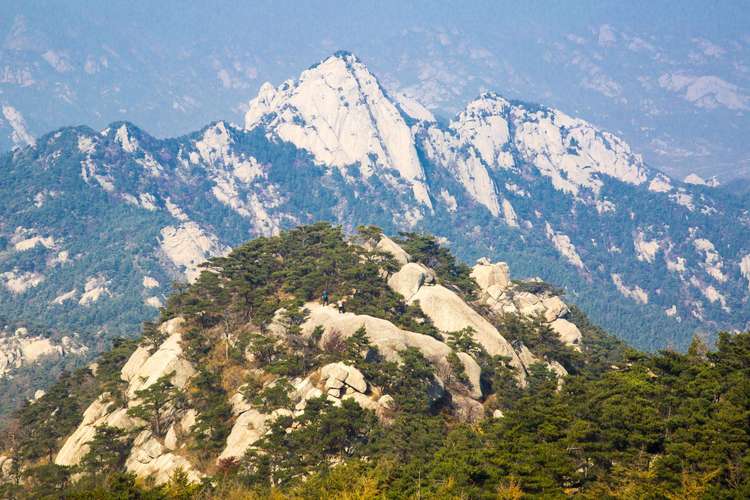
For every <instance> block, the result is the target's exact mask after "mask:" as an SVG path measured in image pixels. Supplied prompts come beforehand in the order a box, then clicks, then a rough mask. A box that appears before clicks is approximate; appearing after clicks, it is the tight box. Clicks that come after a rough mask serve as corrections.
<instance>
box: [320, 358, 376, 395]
mask: <svg viewBox="0 0 750 500" xmlns="http://www.w3.org/2000/svg"><path fill="white" fill-rule="evenodd" d="M320 377H321V380H324V381H325V388H326V389H341V388H342V387H344V385H346V386H347V387H350V388H352V389H353V390H354V391H356V392H360V393H365V392H367V381H365V376H364V375H362V372H360V371H359V370H357V369H356V368H355V367H353V366H349V365H346V364H344V363H341V362H338V363H331V364H328V365H326V366H324V367H323V368H321V369H320Z"/></svg>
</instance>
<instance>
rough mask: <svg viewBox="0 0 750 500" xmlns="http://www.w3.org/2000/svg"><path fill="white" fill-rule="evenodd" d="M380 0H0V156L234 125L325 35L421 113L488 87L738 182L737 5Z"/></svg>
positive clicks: (740, 49) (687, 169) (742, 155)
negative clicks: (64, 142) (54, 135)
mask: <svg viewBox="0 0 750 500" xmlns="http://www.w3.org/2000/svg"><path fill="white" fill-rule="evenodd" d="M381 5H382V7H379V8H374V7H370V6H367V5H360V6H347V7H346V8H341V6H339V5H338V4H336V3H335V2H331V3H325V2H321V3H318V4H317V5H315V6H312V5H311V6H299V5H297V3H289V4H286V5H285V4H284V2H269V3H267V4H264V3H263V2H253V3H252V4H248V5H237V4H236V3H226V2H216V3H214V4H212V5H211V6H207V5H203V4H194V5H183V4H180V3H176V2H169V1H166V2H160V3H159V5H153V3H151V2H138V3H135V4H133V3H131V2H128V3H123V2H107V3H102V4H98V5H92V4H91V3H90V2H81V1H77V0H72V1H70V2H45V1H39V2H5V3H4V5H3V7H2V12H3V16H0V150H8V149H10V148H11V147H12V146H13V145H17V144H20V145H24V144H27V143H28V142H30V141H32V140H33V138H34V137H36V136H39V135H42V134H44V133H46V132H47V131H49V130H52V129H55V128H58V127H61V126H66V125H71V124H83V123H85V124H89V125H91V126H93V127H95V128H102V127H104V126H105V125H106V124H107V123H109V122H111V121H113V120H129V121H133V122H136V123H140V124H143V125H144V126H147V128H148V130H149V131H150V132H151V133H152V134H154V135H156V136H158V137H173V136H176V135H181V134H184V133H187V132H189V131H192V130H196V129H198V128H200V127H201V126H203V125H204V124H206V123H209V122H211V121H214V120H218V119H228V120H230V121H235V122H236V121H239V120H240V119H241V116H242V115H243V114H244V112H245V111H246V103H247V96H249V95H253V94H254V93H256V92H257V91H258V89H259V87H260V84H261V83H262V82H263V81H268V80H270V81H281V80H284V79H287V78H290V77H292V76H294V75H296V74H297V73H298V72H299V68H301V67H304V66H305V65H307V64H309V61H315V60H319V59H321V58H322V57H324V56H325V55H327V54H330V53H331V52H332V51H333V50H335V49H336V48H339V47H342V48H351V49H352V50H354V51H356V52H357V53H358V54H359V55H360V56H361V57H363V58H364V59H365V60H367V61H368V64H369V65H370V67H371V69H372V70H373V71H375V72H376V73H377V74H378V75H379V77H380V79H381V81H382V83H383V85H384V86H385V87H386V88H387V89H388V90H389V91H392V92H394V93H395V92H396V91H398V92H400V93H404V94H406V95H408V96H409V97H411V98H414V99H417V100H418V101H420V102H421V103H422V104H424V105H425V106H426V107H427V108H428V109H430V110H431V111H432V112H433V113H434V114H436V116H439V117H448V118H449V117H451V116H453V115H454V114H456V113H458V112H460V111H461V110H462V109H463V107H464V105H465V103H466V102H468V101H469V100H471V99H473V98H474V97H476V96H477V95H479V94H480V93H482V92H485V91H488V90H495V91H498V92H501V93H502V94H503V95H504V96H506V97H508V98H513V99H523V100H530V101H535V102H544V103H546V104H548V105H551V106H554V107H556V108H559V109H561V110H565V111H566V112H567V113H569V114H573V115H576V116H582V117H585V118H586V119H587V120H589V121H590V122H592V123H594V124H596V125H597V126H598V127H601V128H604V129H606V130H610V131H613V132H615V133H617V134H618V135H619V136H620V137H622V138H623V139H625V140H626V141H627V142H628V143H630V144H631V146H633V147H634V149H636V150H637V151H639V152H640V153H641V154H643V155H644V158H645V161H646V163H648V164H650V165H654V166H657V167H658V168H660V169H663V170H665V171H666V172H668V173H671V174H673V175H674V176H675V177H677V178H680V179H682V178H684V177H685V176H687V175H688V174H690V173H697V174H698V175H700V176H701V177H703V178H710V177H712V176H714V175H717V176H719V179H720V180H721V181H722V182H725V181H727V180H729V179H731V178H734V177H737V176H745V177H748V176H750V163H748V161H749V160H748V158H750V155H749V154H748V149H747V145H746V144H745V142H746V141H745V140H744V138H745V135H746V133H745V131H746V130H747V129H748V128H749V127H750V114H748V110H749V109H750V71H749V70H748V68H749V67H750V56H749V54H750V38H748V36H749V35H748V31H747V26H748V25H749V24H750V19H749V18H748V16H749V15H750V14H748V13H747V10H746V9H743V8H742V7H741V6H740V5H735V4H732V3H729V2H727V3H724V4H719V5H714V6H713V7H712V8H711V9H705V7H704V6H703V4H702V3H700V2H682V3H681V6H680V9H673V8H671V7H670V6H669V5H667V4H663V5H661V4H660V5H648V6H644V5H630V4H621V3H608V2H592V3H586V2H579V3H578V4H576V5H567V4H560V5H545V6H538V7H537V6H532V5H513V4H507V3H504V2H481V1H480V2H475V3H472V5H470V6H469V5H466V6H460V7H457V6H450V8H448V7H442V6H434V5H430V8H424V7H419V6H418V5H416V4H414V5H404V4H403V3H397V2H385V3H381ZM175 16H178V17H179V23H176V22H175V21H174V19H175ZM311 17H314V18H315V19H316V21H317V22H316V23H309V22H307V19H309V18H311ZM112 19H116V20H117V22H116V23H113V22H112V21H111V20H112ZM363 19H367V20H368V21H369V22H366V23H365V22H362V21H361V20H363ZM660 19H669V22H668V23H664V22H658V21H656V20H660ZM60 26H64V27H65V29H64V30H61V29H60ZM297 40H304V42H303V43H297V42H296V41H297Z"/></svg>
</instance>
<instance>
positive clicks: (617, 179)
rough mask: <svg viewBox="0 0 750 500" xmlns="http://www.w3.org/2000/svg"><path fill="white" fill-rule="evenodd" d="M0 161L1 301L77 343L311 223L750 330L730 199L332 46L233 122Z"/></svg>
mask: <svg viewBox="0 0 750 500" xmlns="http://www.w3.org/2000/svg"><path fill="white" fill-rule="evenodd" d="M0 163H1V167H0V168H2V170H3V173H4V181H3V183H2V184H0V199H2V200H3V203H2V205H0V206H2V208H1V209H0V210H2V213H1V214H0V215H2V225H0V232H1V233H2V240H0V242H1V243H0V244H1V245H2V246H1V247H0V248H1V250H0V275H1V279H2V283H1V284H0V285H1V286H0V307H2V310H3V312H4V314H5V316H7V317H9V318H12V319H13V320H14V322H19V323H20V324H21V325H22V324H23V323H24V322H27V323H28V322H35V323H39V326H41V327H43V328H44V329H47V330H55V331H58V332H59V333H61V334H72V333H74V332H75V333H78V334H79V335H80V337H81V339H82V341H83V342H85V343H86V345H87V346H89V347H90V348H92V351H91V352H95V351H99V350H100V349H101V348H102V346H103V345H104V344H106V343H107V342H109V341H110V340H111V338H113V337H114V336H118V335H126V336H132V335H134V334H135V332H136V331H137V325H138V323H139V322H140V321H142V320H144V319H147V318H150V317H153V316H154V315H155V314H156V312H157V307H158V306H159V305H160V304H162V303H163V301H164V298H165V296H166V293H167V292H168V290H169V289H170V284H171V282H172V281H173V280H178V281H182V280H189V279H193V278H195V277H196V276H197V266H198V264H199V263H200V262H202V261H203V260H204V259H206V258H207V257H209V256H212V255H220V254H222V253H224V252H225V251H226V250H227V248H229V247H231V246H233V245H237V244H239V243H240V242H242V241H245V240H246V239H247V238H249V237H254V236H258V235H269V234H274V233H275V232H277V231H279V230H280V229H283V228H287V227H291V226H295V225H298V224H301V223H311V222H314V221H318V220H328V221H334V222H337V223H341V224H342V225H343V226H344V227H345V228H346V229H347V230H349V231H352V230H353V229H354V228H355V227H356V226H357V225H359V224H363V223H375V224H378V225H379V226H381V227H383V228H384V229H385V230H386V231H388V232H390V233H396V232H398V231H400V230H406V231H429V232H431V233H433V234H436V235H438V236H439V237H440V239H441V241H442V242H443V243H447V244H449V245H450V246H451V248H452V249H453V250H454V251H455V252H456V254H457V255H458V256H459V257H461V258H462V259H464V260H465V261H467V262H471V261H474V260H475V259H477V258H479V257H483V256H488V257H490V258H491V259H493V260H503V261H506V262H508V263H509V264H510V265H511V267H512V268H513V269H514V271H515V272H516V273H517V274H518V276H521V277H531V276H541V277H542V278H543V279H545V280H547V281H550V282H555V283H558V284H559V285H560V286H562V287H564V289H565V290H566V293H567V296H568V300H570V301H571V302H575V303H576V304H578V305H579V306H580V307H582V308H583V309H584V310H585V311H586V312H587V313H588V314H589V315H590V316H591V317H592V318H593V320H594V321H596V322H597V323H598V324H601V325H603V326H604V327H606V328H607V329H609V330H611V331H613V332H616V333H617V334H618V335H620V336H621V337H623V338H626V339H628V340H630V341H632V342H633V343H635V344H636V345H638V346H640V347H645V348H651V349H655V348H660V347H664V346H667V345H673V346H676V347H681V348H684V347H686V346H687V344H688V342H689V340H690V338H691V337H692V335H693V333H694V332H695V331H702V332H713V331H715V330H717V329H720V328H737V329H742V328H744V327H746V326H747V324H748V316H747V303H748V299H749V298H750V272H749V271H748V270H747V269H748V266H747V265H746V261H747V259H748V257H747V256H748V255H750V247H749V246H748V245H749V243H748V242H749V241H750V238H748V224H750V215H749V214H748V209H747V207H746V206H745V204H744V203H743V201H742V200H741V199H740V198H737V197H735V196H734V195H731V194H726V193H725V192H723V191H719V190H717V189H715V188H712V187H710V186H707V185H696V184H685V183H681V182H679V181H676V180H674V179H670V178H669V177H667V176H666V175H664V174H662V173H660V172H659V171H657V170H655V169H653V168H650V167H649V166H647V165H645V164H644V163H643V162H642V160H641V159H640V157H639V156H638V155H636V154H634V153H633V152H632V151H630V149H629V148H628V146H627V145H626V144H625V143H623V142H622V141H621V140H620V139H618V138H617V137H615V136H613V135H612V134H609V133H607V132H603V131H600V130H598V129H596V128H595V127H593V126H591V125H590V124H588V123H586V122H584V121H582V120H580V119H576V118H571V117H569V116H567V115H565V114H564V113H562V112H560V111H558V110H554V109H551V108H546V107H542V106H538V105H532V104H527V103H521V102H515V101H508V100H506V99H503V98H502V97H500V96H498V95H496V94H483V95H482V96H480V97H479V98H477V99H476V100H474V101H472V102H471V103H469V105H468V106H467V108H466V109H465V110H464V111H463V112H461V113H459V114H458V115H457V116H456V117H455V119H454V120H452V121H451V122H450V123H448V124H442V123H440V122H438V121H435V119H434V117H432V116H431V115H430V114H429V112H426V110H424V109H423V108H421V107H420V106H419V104H418V103H415V102H413V101H410V100H408V99H406V98H404V97H403V96H395V97H393V96H390V95H389V94H388V93H387V92H385V91H384V90H383V88H382V86H381V85H379V84H378V82H377V79H376V78H375V77H374V76H373V75H372V74H371V73H370V72H369V71H368V70H367V68H366V67H365V65H364V64H363V63H362V62H361V61H359V60H358V59H357V58H356V57H355V56H353V55H351V54H348V53H338V54H336V55H334V56H332V57H331V58H328V59H326V60H325V61H323V62H321V63H320V64H318V65H316V66H313V67H311V68H310V69H308V70H307V71H305V72H304V73H303V75H302V76H301V77H300V79H299V80H296V81H289V82H285V83H284V84H282V85H281V86H279V87H278V88H276V89H274V88H273V87H271V86H264V90H263V92H262V93H261V94H260V95H259V96H258V97H257V98H256V99H254V100H253V101H252V102H251V104H250V110H249V111H248V115H247V117H246V123H245V127H243V128H239V127H236V126H233V125H231V124H229V123H226V122H216V123H214V124H211V125H209V126H207V127H205V128H204V129H202V130H200V131H198V132H195V133H193V134H190V135H187V136H183V137H179V138H175V139H157V138H154V137H151V136H150V135H148V134H147V133H145V132H144V131H142V130H140V129H138V128H137V127H135V126H134V125H132V124H130V123H126V122H117V123H113V124H111V125H110V126H109V127H107V128H106V129H104V130H102V131H99V132H97V131H94V130H91V129H89V128H86V127H74V128H65V129H61V130H59V131H56V132H53V133H51V134H47V135H45V136H43V137H40V138H39V139H38V141H37V143H36V144H35V145H34V146H28V147H26V148H24V149H18V150H15V151H13V152H11V153H8V154H6V155H4V156H2V158H1V159H0Z"/></svg>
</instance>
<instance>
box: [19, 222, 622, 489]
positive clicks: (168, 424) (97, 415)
mask: <svg viewBox="0 0 750 500" xmlns="http://www.w3.org/2000/svg"><path fill="white" fill-rule="evenodd" d="M399 241H400V243H401V245H402V246H399V245H398V244H397V243H395V242H394V241H392V240H390V239H389V238H387V237H385V236H383V235H382V234H381V233H380V232H379V229H377V228H374V227H368V228H363V229H361V230H360V231H359V233H358V235H357V236H356V237H354V238H352V239H350V240H346V239H345V238H344V236H343V234H342V232H341V230H340V228H334V227H331V226H330V225H327V224H315V225H312V226H302V227H300V228H297V229H294V230H291V231H289V232H285V233H282V234H281V235H279V236H276V237H271V238H258V239H256V240H253V241H251V242H250V243H247V244H245V245H243V246H240V247H239V248H237V249H235V250H234V251H232V252H231V253H229V254H228V255H227V256H226V257H218V258H215V259H212V260H211V261H209V266H208V269H209V271H205V272H203V273H202V274H201V275H200V277H199V278H198V279H197V280H196V282H195V283H194V284H193V285H191V286H189V287H187V288H185V289H183V290H181V291H179V292H177V293H175V294H173V295H172V296H171V297H170V299H169V300H168V304H167V307H166V308H165V309H164V311H163V314H162V318H161V319H160V321H159V323H158V324H147V325H146V327H145V328H144V332H143V337H142V338H141V339H140V342H139V345H138V347H137V348H136V349H135V350H133V348H132V345H131V347H129V348H128V344H122V345H121V346H119V347H117V348H116V349H115V350H114V351H112V352H110V353H109V354H107V355H106V356H105V357H104V358H103V359H102V360H101V361H100V362H97V363H95V364H92V365H90V366H89V367H88V368H86V369H84V370H81V372H83V373H84V375H81V372H79V376H86V377H90V376H92V375H93V378H94V383H95V384H96V385H97V386H98V388H99V391H100V392H99V393H98V394H96V395H95V396H94V397H93V400H92V401H90V402H89V403H86V404H88V407H87V408H86V409H85V411H83V414H82V417H79V418H75V417H71V421H70V422H69V423H72V422H77V424H75V425H74V426H73V427H69V423H66V424H63V423H60V424H59V426H58V427H56V428H55V430H54V432H52V433H51V434H50V436H58V437H61V438H63V439H62V440H61V441H58V440H57V439H54V442H48V446H51V447H53V448H54V450H55V458H54V463H55V464H56V465H59V466H64V467H74V466H79V465H85V464H87V463H88V461H89V459H90V454H89V451H90V450H92V449H95V446H96V445H94V444H92V439H93V438H94V437H95V436H96V435H98V434H101V433H103V432H108V431H107V429H110V430H112V429H117V430H119V431H118V432H119V433H120V434H121V435H122V436H125V434H127V435H128V436H129V438H128V439H126V440H125V441H123V443H125V442H127V445H126V446H127V448H128V450H127V457H126V458H125V456H123V458H124V463H123V465H124V467H125V468H126V469H127V470H128V471H129V472H132V473H135V474H136V475H137V476H139V477H140V478H141V479H143V480H146V479H148V478H152V479H154V480H155V481H156V483H157V484H163V483H166V482H167V481H168V480H169V479H170V477H172V475H173V474H174V473H175V471H176V470H177V469H178V468H182V469H183V470H184V471H185V472H186V473H187V474H188V478H189V479H190V480H192V481H197V480H199V479H200V478H202V477H203V476H204V475H205V474H206V473H211V472H213V471H214V470H215V468H216V464H219V465H220V464H221V463H222V461H226V460H230V459H233V460H240V459H242V458H243V456H244V455H245V453H246V452H247V451H248V450H251V449H252V447H253V446H254V445H255V444H256V443H257V442H259V441H260V440H261V439H262V438H263V436H264V435H266V434H267V433H268V432H270V431H271V428H272V425H273V424H272V422H273V420H274V419H275V418H279V417H287V418H288V417H295V418H299V417H302V416H303V415H306V413H305V411H306V410H307V406H308V404H309V405H316V406H317V405H320V404H323V403H325V404H326V405H329V404H332V405H333V407H341V408H345V409H347V410H352V411H353V409H354V408H355V407H356V408H360V407H361V408H362V409H364V410H368V411H372V412H374V413H375V414H377V415H378V418H379V419H380V420H381V421H382V422H391V421H393V419H394V418H395V417H396V415H398V414H401V413H403V412H409V411H412V412H425V413H431V412H437V411H443V412H446V413H448V414H450V415H452V417H451V418H455V419H456V420H458V421H465V422H475V421H480V420H482V419H483V418H485V416H490V415H492V414H496V415H499V414H502V410H503V408H507V406H505V405H506V404H507V400H506V398H507V395H505V394H502V393H499V392H498V391H499V390H500V389H501V388H505V389H506V390H510V389H511V388H514V389H513V390H524V388H526V387H527V386H528V384H529V380H530V379H531V378H533V377H534V376H535V373H536V372H535V370H539V369H542V370H544V371H547V370H549V374H550V376H552V377H557V378H559V379H560V380H562V377H564V376H566V375H567V374H568V370H571V371H574V372H579V371H582V370H583V371H585V370H596V369H599V368H600V367H601V363H602V362H605V361H604V359H610V360H615V359H617V356H618V354H617V353H618V352H619V350H620V349H621V348H620V346H619V345H618V344H617V343H616V342H614V341H612V340H611V339H607V338H602V337H601V336H599V335H598V334H596V333H592V332H591V331H590V330H588V329H584V331H585V332H586V335H584V334H583V333H582V332H581V331H580V330H579V329H578V327H577V326H576V325H575V324H574V323H572V322H570V321H568V319H574V318H573V316H572V315H571V312H570V310H569V309H568V307H567V305H566V304H564V303H563V302H562V301H561V300H560V298H559V297H558V296H557V295H555V292H554V290H553V289H552V288H551V287H549V286H546V285H544V284H541V283H538V282H530V283H513V282H511V281H510V277H509V273H508V268H507V265H505V264H492V263H490V262H489V261H483V262H481V263H479V264H477V266H475V267H474V268H473V269H471V270H469V269H468V268H467V267H466V266H463V265H461V264H458V263H457V262H456V261H455V260H454V258H453V257H452V256H451V255H450V253H448V252H446V251H445V250H443V249H440V248H439V247H438V246H437V245H436V244H435V242H434V240H432V239H430V238H426V237H420V236H409V237H406V238H404V239H403V240H399ZM406 250H412V251H413V252H414V253H413V255H412V254H410V253H407V251H406ZM428 262H434V263H435V264H434V265H435V266H436V267H435V268H434V269H433V268H430V267H428V266H427V265H426V263H428ZM321 296H323V300H322V303H321V301H320V300H319V299H318V298H319V297H321ZM329 300H330V304H329V303H328V301H329ZM565 318H568V319H565ZM501 331H502V332H503V333H501ZM126 349H127V350H126ZM532 350H533V351H536V352H532ZM113 357H115V358H116V359H119V361H118V362H117V365H116V366H114V365H113V364H112V361H114V360H113V359H112V358H113ZM86 371H88V372H89V374H88V375H85V372H86ZM100 371H101V372H100ZM560 384H562V382H560ZM57 395H58V391H57V390H56V389H54V388H53V389H51V390H50V395H49V396H42V397H41V398H40V399H39V400H38V402H33V403H31V404H30V405H27V406H26V410H24V411H27V410H28V409H30V408H32V407H35V405H37V404H38V405H39V407H41V406H46V405H49V404H63V405H65V407H66V408H65V410H58V411H64V412H65V413H66V414H67V413H68V412H69V411H70V408H78V406H79V405H80V404H81V402H80V401H69V402H65V401H63V402H60V401H57V400H56V399H55V398H57V397H58V396H57ZM87 395H88V397H91V396H90V392H89V393H87ZM321 398H322V399H321ZM152 403H153V405H152ZM352 403H353V404H354V407H353V406H351V404H352ZM154 405H155V406H154ZM347 405H349V406H347ZM149 408H150V409H149ZM360 411H361V410H360ZM498 412H499V413H498ZM30 424H32V422H30ZM45 425H47V424H44V423H43V422H41V421H37V422H33V427H34V429H27V430H23V431H21V433H20V435H19V436H17V437H18V438H19V439H20V440H21V441H24V443H25V444H23V445H22V446H21V447H20V448H19V449H17V450H15V451H13V450H6V451H9V452H11V453H19V452H21V453H27V456H26V458H27V459H30V460H34V459H39V458H42V456H43V454H44V453H45V450H43V449H40V448H39V446H38V445H39V443H38V442H37V440H38V437H37V436H39V434H38V433H40V432H43V431H42V430H41V429H42V428H43V427H44V426H45ZM123 433H125V434H123ZM43 435H44V436H45V437H44V439H49V436H47V433H43ZM196 447H197V448H196ZM21 450H26V451H21ZM189 450H191V451H189ZM197 450H200V451H199V452H198V451H197Z"/></svg>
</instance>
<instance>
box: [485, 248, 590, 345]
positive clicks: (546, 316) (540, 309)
mask: <svg viewBox="0 0 750 500" xmlns="http://www.w3.org/2000/svg"><path fill="white" fill-rule="evenodd" d="M471 276H472V277H473V278H474V279H475V281H476V282H477V284H478V285H479V288H480V289H481V290H482V297H481V300H482V302H484V303H485V304H487V305H488V306H489V307H490V308H491V309H492V310H493V311H494V312H496V313H498V314H505V313H518V314H521V315H523V316H526V317H528V318H534V317H536V316H540V317H541V318H542V319H543V320H544V321H545V322H546V323H548V324H549V326H550V328H552V330H554V331H555V333H557V335H558V336H559V337H560V340H561V341H562V342H563V343H564V344H567V345H569V346H572V347H573V348H575V349H579V350H580V343H581V332H580V330H579V329H578V327H577V326H576V325H574V324H573V323H571V322H570V321H568V320H566V319H565V317H566V316H567V315H568V314H569V313H570V309H569V308H568V306H567V305H566V304H565V302H563V301H562V299H560V297H558V296H557V295H554V294H552V293H550V292H540V293H532V292H529V291H524V290H521V289H519V287H518V285H516V284H514V283H513V282H512V281H511V280H510V275H509V272H508V266H507V264H505V263H504V262H498V263H496V264H492V263H490V261H489V260H487V259H486V258H482V259H479V260H478V261H477V263H476V265H475V266H474V267H473V268H472V272H471Z"/></svg>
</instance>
